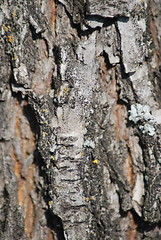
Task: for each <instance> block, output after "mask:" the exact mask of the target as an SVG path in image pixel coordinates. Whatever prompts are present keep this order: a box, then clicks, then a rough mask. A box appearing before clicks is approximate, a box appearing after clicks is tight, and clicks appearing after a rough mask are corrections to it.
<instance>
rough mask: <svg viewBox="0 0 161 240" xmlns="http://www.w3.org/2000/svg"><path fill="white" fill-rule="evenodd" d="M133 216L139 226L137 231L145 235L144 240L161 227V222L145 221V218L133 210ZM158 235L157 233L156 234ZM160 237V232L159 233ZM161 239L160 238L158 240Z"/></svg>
mask: <svg viewBox="0 0 161 240" xmlns="http://www.w3.org/2000/svg"><path fill="white" fill-rule="evenodd" d="M131 214H132V216H133V218H134V221H135V223H136V225H137V231H138V232H140V233H142V234H143V239H144V237H145V236H146V235H147V233H148V232H152V231H153V230H155V228H156V227H158V228H160V227H161V222H158V223H150V222H146V221H144V220H143V218H141V217H139V216H138V214H137V213H136V212H135V211H134V210H133V209H132V210H131ZM156 234H157V233H156ZM158 237H159V231H158ZM157 239H159V238H157Z"/></svg>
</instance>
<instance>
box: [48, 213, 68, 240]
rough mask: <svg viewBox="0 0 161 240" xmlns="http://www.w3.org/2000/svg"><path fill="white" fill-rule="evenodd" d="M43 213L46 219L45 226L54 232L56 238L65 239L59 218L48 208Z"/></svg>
mask: <svg viewBox="0 0 161 240" xmlns="http://www.w3.org/2000/svg"><path fill="white" fill-rule="evenodd" d="M45 215H46V219H47V226H48V227H49V228H50V229H52V230H53V231H54V232H55V233H56V235H57V238H58V240H65V236H64V229H63V223H62V220H61V218H60V217H58V216H57V215H55V214H54V213H53V212H52V210H51V209H48V210H47V211H46V213H45Z"/></svg>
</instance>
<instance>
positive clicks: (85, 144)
mask: <svg viewBox="0 0 161 240" xmlns="http://www.w3.org/2000/svg"><path fill="white" fill-rule="evenodd" d="M84 146H85V147H91V148H95V143H94V142H93V141H92V140H89V139H87V140H86V141H85V142H84Z"/></svg>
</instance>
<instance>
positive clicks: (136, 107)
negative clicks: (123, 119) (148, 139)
mask: <svg viewBox="0 0 161 240" xmlns="http://www.w3.org/2000/svg"><path fill="white" fill-rule="evenodd" d="M129 113H130V115H129V120H130V121H132V122H134V123H135V124H139V121H140V126H139V129H140V130H141V131H142V133H146V134H148V135H149V136H154V135H155V128H154V126H153V124H154V122H155V121H154V117H153V116H152V114H151V113H150V108H149V106H147V105H144V106H143V105H141V104H139V103H137V104H133V105H131V110H129Z"/></svg>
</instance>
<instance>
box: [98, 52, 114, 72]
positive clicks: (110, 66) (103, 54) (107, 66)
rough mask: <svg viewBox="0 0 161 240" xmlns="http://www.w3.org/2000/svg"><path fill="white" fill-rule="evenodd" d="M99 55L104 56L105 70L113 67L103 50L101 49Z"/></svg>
mask: <svg viewBox="0 0 161 240" xmlns="http://www.w3.org/2000/svg"><path fill="white" fill-rule="evenodd" d="M100 56H103V57H104V60H105V63H106V68H107V70H109V69H111V68H113V67H114V65H112V64H111V63H110V60H109V56H108V53H106V52H105V51H103V52H102V54H101V55H100Z"/></svg>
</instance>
